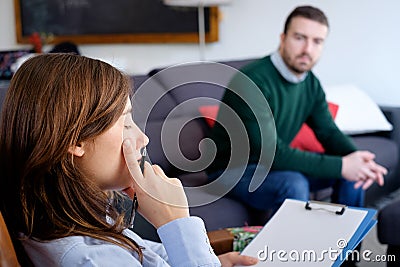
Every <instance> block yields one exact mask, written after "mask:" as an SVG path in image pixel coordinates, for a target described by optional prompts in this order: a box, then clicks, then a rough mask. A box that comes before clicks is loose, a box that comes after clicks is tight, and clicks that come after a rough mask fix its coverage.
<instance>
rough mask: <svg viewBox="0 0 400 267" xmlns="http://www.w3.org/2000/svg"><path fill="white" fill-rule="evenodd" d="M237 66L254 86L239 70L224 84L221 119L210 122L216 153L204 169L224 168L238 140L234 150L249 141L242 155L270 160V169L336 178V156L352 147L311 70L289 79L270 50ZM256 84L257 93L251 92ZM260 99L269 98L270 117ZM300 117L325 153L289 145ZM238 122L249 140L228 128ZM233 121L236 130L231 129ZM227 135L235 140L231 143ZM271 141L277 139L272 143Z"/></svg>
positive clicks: (338, 171) (338, 168)
mask: <svg viewBox="0 0 400 267" xmlns="http://www.w3.org/2000/svg"><path fill="white" fill-rule="evenodd" d="M241 71H242V72H243V73H244V74H245V75H247V76H248V77H249V78H250V79H251V80H252V81H253V82H254V84H255V85H256V86H257V87H258V88H257V87H256V86H249V85H248V84H249V83H248V82H247V83H246V84H244V83H245V82H244V79H243V77H242V76H241V75H236V76H235V77H234V78H233V79H232V81H231V83H230V86H229V88H231V89H232V90H226V92H225V95H224V96H223V98H222V104H221V105H220V111H219V113H218V117H217V121H218V122H220V123H216V124H215V126H214V128H213V130H212V133H211V138H212V139H213V140H214V143H215V145H216V146H217V154H216V158H215V160H214V162H213V163H212V164H211V166H210V167H209V169H208V172H209V173H210V172H213V171H216V170H221V169H225V168H226V167H227V165H228V162H230V161H232V159H234V158H235V157H231V154H233V155H234V154H235V153H237V152H238V150H237V149H236V150H235V147H237V146H238V145H237V143H240V144H241V145H242V147H243V148H239V150H241V149H242V150H245V148H246V144H247V142H248V144H249V147H250V150H249V155H250V157H249V158H248V160H247V159H246V160H247V161H248V162H249V163H257V162H260V163H261V164H262V163H263V162H264V161H268V160H269V161H271V160H273V163H272V166H271V170H291V171H298V172H302V173H303V174H305V175H307V176H310V177H315V178H340V177H341V168H342V160H341V156H344V155H347V154H349V153H351V152H353V151H355V150H356V147H355V146H354V144H353V143H352V142H351V140H350V139H349V138H348V137H347V136H346V135H344V134H343V133H342V132H341V131H340V130H339V129H338V128H337V126H336V124H335V123H334V121H333V119H332V116H331V115H330V112H329V109H328V105H327V102H326V100H325V93H324V91H323V89H322V87H321V84H320V82H319V80H318V79H317V78H316V77H315V75H314V74H313V73H312V72H309V73H308V75H307V77H306V78H305V80H304V81H302V82H300V83H290V82H288V81H286V80H285V79H284V78H283V77H282V76H281V75H280V73H279V72H278V71H277V69H276V68H275V66H274V65H273V64H272V62H271V59H270V56H267V57H264V58H261V59H259V60H256V61H254V62H252V63H250V64H249V65H247V66H245V67H244V68H243V69H242V70H241ZM240 77H241V78H240ZM258 89H259V90H260V91H261V93H262V94H260V92H256V91H257V90H258ZM265 101H268V103H269V107H270V110H271V111H272V116H273V120H272V117H271V113H269V112H268V107H267V105H266V102H265ZM224 104H226V105H224ZM229 109H231V110H233V111H234V113H237V114H238V115H239V119H240V123H239V122H238V121H234V120H233V119H232V118H233V117H234V116H233V115H232V113H229ZM339 109H340V107H339ZM304 122H306V123H307V124H308V126H310V127H311V128H312V129H313V131H314V133H315V135H316V136H317V138H318V140H319V141H320V143H321V144H322V145H323V147H324V149H325V154H317V153H313V152H305V151H301V150H298V149H293V148H291V147H290V146H289V145H290V143H291V141H292V140H293V138H294V137H295V136H296V134H297V133H298V131H299V129H300V128H301V126H302V124H303V123H304ZM222 124H223V125H224V126H222ZM240 124H243V125H244V128H245V129H246V131H247V134H246V135H247V136H246V138H247V139H248V141H247V140H244V139H246V138H243V137H242V138H240V137H239V138H236V139H235V137H233V139H232V132H240V130H239V128H240V127H239V126H238V125H240ZM235 125H236V127H237V128H236V129H238V130H237V131H236V130H235V131H232V129H235ZM224 128H230V130H225V129H224ZM274 128H276V132H275V129H274ZM227 131H228V132H229V134H228V133H227ZM235 134H237V133H234V134H233V136H234V135H235ZM230 138H231V139H230ZM231 140H233V141H232V142H235V143H232V144H233V146H231ZM235 140H236V141H235ZM238 140H239V141H238ZM273 141H276V147H275V142H273ZM272 144H273V145H272ZM261 148H262V149H261ZM274 149H275V153H274ZM232 151H233V152H232ZM261 152H262V153H261ZM271 154H272V156H268V155H271ZM273 154H274V155H273ZM260 155H264V156H260ZM265 155H267V156H265ZM272 157H273V159H272ZM236 158H237V157H236ZM236 161H237V160H236ZM239 161H240V160H239Z"/></svg>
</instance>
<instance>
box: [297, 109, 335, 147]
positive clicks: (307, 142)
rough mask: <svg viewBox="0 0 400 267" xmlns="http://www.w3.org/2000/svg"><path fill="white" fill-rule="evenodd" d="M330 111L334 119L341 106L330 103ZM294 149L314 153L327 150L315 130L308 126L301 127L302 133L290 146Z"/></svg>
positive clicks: (299, 133)
mask: <svg viewBox="0 0 400 267" xmlns="http://www.w3.org/2000/svg"><path fill="white" fill-rule="evenodd" d="M328 107H329V111H330V112H331V115H332V117H333V118H335V117H336V114H337V111H338V109H339V106H338V105H336V104H334V103H331V102H328ZM290 146H291V147H292V148H297V149H300V150H303V151H312V152H319V153H323V152H324V151H325V149H324V148H323V147H322V145H321V143H320V142H319V141H318V139H317V137H316V136H315V134H314V132H313V130H311V128H310V127H308V125H307V124H305V123H304V124H303V126H301V128H300V131H299V132H298V133H297V135H296V136H295V138H294V139H293V141H292V143H291V144H290Z"/></svg>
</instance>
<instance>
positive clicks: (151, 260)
mask: <svg viewBox="0 0 400 267" xmlns="http://www.w3.org/2000/svg"><path fill="white" fill-rule="evenodd" d="M157 232H158V235H159V236H160V239H161V241H162V244H160V243H156V242H152V241H148V240H143V239H142V238H140V237H139V236H138V235H137V234H135V233H134V232H132V231H130V230H128V229H126V230H124V232H123V233H124V235H126V236H128V237H130V238H132V239H133V240H135V241H136V242H137V243H138V245H139V246H142V247H144V249H142V252H143V262H142V264H141V263H140V261H139V259H138V255H137V253H135V252H133V251H129V250H127V249H124V248H122V247H120V246H117V245H114V244H112V243H109V242H106V241H103V240H99V239H95V238H92V237H88V236H69V237H65V238H60V239H56V240H51V241H46V242H39V241H35V240H32V239H26V240H23V241H22V244H23V246H24V248H25V251H26V252H27V254H28V255H29V257H30V259H31V260H32V261H33V263H34V265H35V266H68V267H69V266H85V267H86V266H87V267H89V266H102V267H103V266H104V267H106V266H182V267H183V266H188V267H189V266H206V267H207V266H210V267H211V266H220V265H221V264H220V262H219V260H218V258H217V256H216V255H215V254H214V252H213V250H212V248H211V246H210V243H209V240H208V237H207V234H206V230H205V227H204V223H203V221H202V220H201V219H200V218H198V217H189V218H181V219H178V220H174V221H172V222H169V223H167V224H165V225H163V226H161V227H160V228H159V229H158V230H157Z"/></svg>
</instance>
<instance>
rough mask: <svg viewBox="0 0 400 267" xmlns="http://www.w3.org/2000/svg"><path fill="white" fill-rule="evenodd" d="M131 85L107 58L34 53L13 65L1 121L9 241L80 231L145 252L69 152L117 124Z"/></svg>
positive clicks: (0, 191)
mask: <svg viewBox="0 0 400 267" xmlns="http://www.w3.org/2000/svg"><path fill="white" fill-rule="evenodd" d="M131 87H132V86H131V82H130V79H129V77H128V76H126V75H123V74H122V73H121V72H120V71H118V70H117V69H116V68H114V67H112V66H111V65H109V64H107V63H104V62H102V61H99V60H95V59H91V58H87V57H83V56H79V55H73V54H43V55H39V56H36V57H33V58H31V59H29V60H27V61H26V62H25V63H24V64H23V65H22V66H21V67H20V68H19V69H18V71H17V72H16V73H15V75H14V76H13V79H12V80H11V84H10V87H9V89H8V92H7V96H6V99H5V100H4V104H3V110H2V113H1V121H0V175H1V179H0V195H1V201H0V210H1V212H2V213H3V216H4V218H5V220H6V223H7V225H8V226H9V229H10V234H11V235H12V236H13V237H14V240H15V239H16V238H17V237H18V234H19V233H23V234H25V235H26V236H28V237H29V238H34V239H38V240H53V239H57V238H62V237H67V236H74V235H85V236H90V237H93V238H97V239H101V240H104V241H108V242H111V243H114V244H117V245H119V246H122V247H125V248H128V249H131V250H133V251H136V252H137V253H138V255H139V257H140V259H141V258H142V253H141V249H140V247H139V246H138V245H137V244H136V242H134V241H133V240H131V239H129V238H128V237H126V236H124V235H123V234H122V231H123V229H124V228H125V224H124V221H123V216H122V215H120V214H118V212H117V211H116V210H115V209H114V208H113V207H111V206H110V199H109V197H108V195H107V194H106V193H105V192H104V191H102V190H101V189H100V188H99V186H98V185H97V184H95V183H94V182H93V181H92V179H91V177H87V176H85V175H84V174H83V173H82V172H81V171H80V169H79V168H78V166H77V165H76V164H74V160H73V156H72V155H71V153H68V149H69V148H70V147H71V146H73V145H76V144H79V143H80V142H82V141H86V140H88V141H90V140H93V139H94V138H95V137H97V136H99V135H100V134H102V133H104V132H105V131H106V130H107V129H109V128H110V127H111V126H112V125H114V123H115V122H116V121H117V120H118V118H119V117H120V116H121V115H122V113H123V110H124V108H125V105H126V101H127V99H128V97H129V94H130V92H131ZM107 217H109V218H111V219H112V220H113V223H111V224H110V223H109V222H108V221H107ZM17 243H19V242H17ZM23 256H24V255H23Z"/></svg>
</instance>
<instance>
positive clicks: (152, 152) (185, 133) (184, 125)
mask: <svg viewBox="0 0 400 267" xmlns="http://www.w3.org/2000/svg"><path fill="white" fill-rule="evenodd" d="M251 61H252V59H250V60H238V61H228V62H223V64H221V63H204V62H197V63H191V64H180V65H176V66H174V67H170V68H165V69H156V70H153V71H151V72H150V73H149V75H148V76H147V79H146V77H144V76H137V77H133V80H134V84H135V88H136V89H135V94H134V96H133V99H132V102H133V117H134V120H135V122H136V123H137V124H138V125H139V127H141V129H142V130H144V132H145V134H146V135H147V136H148V137H149V138H150V143H149V145H148V147H147V148H148V153H149V158H150V160H151V162H152V163H155V164H158V165H160V166H161V167H162V168H163V169H164V170H165V172H166V173H167V175H169V176H174V177H178V176H180V175H181V174H184V173H188V172H189V173H190V172H198V171H202V170H204V162H203V161H202V160H201V159H200V157H201V155H202V152H203V153H204V151H201V143H202V140H204V139H205V138H206V137H207V135H208V132H209V130H210V128H209V127H208V126H207V124H206V123H205V120H204V119H203V118H202V116H201V114H200V112H199V108H200V107H201V106H206V105H218V104H219V101H220V100H221V98H222V96H223V94H224V92H225V89H226V87H227V85H228V83H229V82H230V80H231V78H232V77H233V75H234V74H235V73H236V71H237V69H239V68H241V67H242V66H244V65H246V64H248V63H249V62H251Z"/></svg>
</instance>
